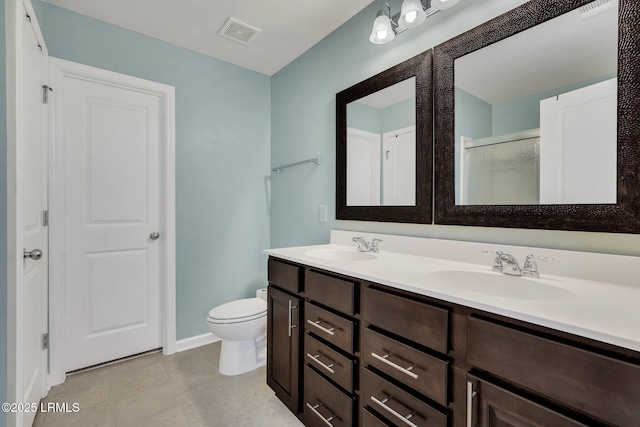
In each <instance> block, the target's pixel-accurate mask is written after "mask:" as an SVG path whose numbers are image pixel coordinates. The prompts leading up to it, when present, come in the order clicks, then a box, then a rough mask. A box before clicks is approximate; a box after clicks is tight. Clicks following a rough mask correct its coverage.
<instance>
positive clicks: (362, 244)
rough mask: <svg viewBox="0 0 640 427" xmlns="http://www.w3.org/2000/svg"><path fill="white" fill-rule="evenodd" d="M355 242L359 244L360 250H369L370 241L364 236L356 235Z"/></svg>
mask: <svg viewBox="0 0 640 427" xmlns="http://www.w3.org/2000/svg"><path fill="white" fill-rule="evenodd" d="M351 240H353V241H354V242H356V244H357V245H358V250H359V251H360V252H367V251H369V243H368V242H367V241H366V240H365V239H364V237H362V236H356V237H354V238H353V239H351Z"/></svg>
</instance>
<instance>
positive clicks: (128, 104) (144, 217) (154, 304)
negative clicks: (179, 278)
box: [53, 60, 167, 372]
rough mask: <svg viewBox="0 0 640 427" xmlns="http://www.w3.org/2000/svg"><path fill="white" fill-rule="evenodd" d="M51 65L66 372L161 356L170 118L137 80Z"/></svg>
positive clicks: (158, 99)
mask: <svg viewBox="0 0 640 427" xmlns="http://www.w3.org/2000/svg"><path fill="white" fill-rule="evenodd" d="M53 63H54V64H56V68H55V76H54V80H53V81H54V85H55V87H54V90H55V91H56V92H55V93H56V113H55V117H56V118H55V123H56V129H55V144H56V145H55V150H56V151H57V156H59V158H58V161H57V162H54V164H58V167H57V169H58V170H57V172H56V176H55V178H54V180H59V185H60V186H61V189H60V192H59V194H61V195H62V200H63V204H62V205H61V207H60V208H61V210H62V212H61V213H60V215H58V216H57V217H59V218H60V220H61V221H63V223H62V224H60V227H59V229H60V230H61V239H62V240H63V243H62V246H63V248H62V254H63V255H62V257H61V261H62V265H61V266H60V267H62V269H61V271H60V272H59V274H60V277H61V280H62V283H63V285H62V290H61V291H62V294H63V306H64V310H63V311H62V313H61V316H62V317H63V322H62V323H63V327H64V330H63V335H64V355H63V357H62V359H63V364H64V367H63V368H64V372H69V371H73V370H76V369H80V368H85V367H87V366H91V365H95V364H100V363H103V362H107V361H111V360H115V359H118V358H121V357H125V356H130V355H133V354H136V353H140V352H144V351H148V350H152V349H157V348H160V347H162V346H163V323H162V322H163V310H162V290H163V274H162V265H161V259H162V257H163V251H164V249H163V248H165V246H164V244H165V243H166V242H165V240H164V239H165V235H164V233H165V231H166V230H165V227H163V224H164V223H165V218H164V217H163V215H164V214H165V212H164V211H163V207H164V203H163V201H162V194H164V190H163V182H162V180H163V172H162V165H163V148H162V147H163V146H164V141H166V140H167V135H166V126H165V119H166V117H165V115H166V111H165V110H166V109H165V108H164V104H163V102H164V101H163V98H162V97H161V96H159V95H158V94H157V93H152V92H150V91H146V90H141V89H140V87H139V84H138V83H139V79H133V78H130V77H127V76H122V75H119V74H116V73H110V72H106V71H104V70H97V69H94V68H91V67H86V66H82V65H79V64H73V63H69V62H67V61H60V60H55V61H54V62H53ZM129 80H131V82H130V83H132V84H131V85H128V83H127V82H129ZM155 233H158V234H157V235H155ZM165 249H166V248H165Z"/></svg>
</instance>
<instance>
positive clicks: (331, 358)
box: [304, 334, 355, 393]
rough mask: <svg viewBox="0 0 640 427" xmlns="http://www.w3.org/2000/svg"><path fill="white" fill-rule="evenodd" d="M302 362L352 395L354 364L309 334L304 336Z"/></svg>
mask: <svg viewBox="0 0 640 427" xmlns="http://www.w3.org/2000/svg"><path fill="white" fill-rule="evenodd" d="M304 353H305V355H304V360H305V362H306V363H308V364H309V365H311V366H313V367H314V368H316V369H317V370H318V371H320V372H322V373H323V374H324V375H325V376H326V377H327V378H329V379H331V380H332V381H334V382H335V383H336V384H338V385H339V386H340V387H342V388H344V389H345V390H347V391H348V392H349V393H353V371H354V365H355V362H354V361H353V360H352V359H349V358H348V357H345V356H343V355H341V354H340V353H338V352H337V351H335V350H333V349H332V348H331V347H329V346H328V345H326V344H324V343H322V342H320V341H318V340H317V339H315V338H313V337H312V336H311V335H309V334H305V335H304Z"/></svg>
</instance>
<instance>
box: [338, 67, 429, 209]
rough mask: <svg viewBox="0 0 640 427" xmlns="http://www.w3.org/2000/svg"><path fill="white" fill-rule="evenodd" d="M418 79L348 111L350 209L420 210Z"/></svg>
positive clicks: (352, 105)
mask: <svg viewBox="0 0 640 427" xmlns="http://www.w3.org/2000/svg"><path fill="white" fill-rule="evenodd" d="M415 125H416V78H415V77H411V78H409V79H407V80H403V81H401V82H399V83H396V84H394V85H392V86H389V87H386V88H384V89H381V90H379V91H377V92H375V93H372V94H370V95H367V96H365V97H363V98H360V99H358V100H356V101H353V102H350V103H349V104H348V105H347V206H415V204H416V126H415Z"/></svg>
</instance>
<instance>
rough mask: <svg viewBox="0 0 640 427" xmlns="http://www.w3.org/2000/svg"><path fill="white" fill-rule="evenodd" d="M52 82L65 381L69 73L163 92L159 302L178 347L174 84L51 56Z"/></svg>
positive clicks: (57, 370) (54, 274)
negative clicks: (64, 113)
mask: <svg viewBox="0 0 640 427" xmlns="http://www.w3.org/2000/svg"><path fill="white" fill-rule="evenodd" d="M49 72H50V75H49V76H50V77H49V79H50V82H51V85H52V87H53V89H54V92H52V95H53V96H52V104H51V111H50V114H51V123H52V126H51V136H50V149H49V152H50V160H49V167H50V169H49V170H50V173H49V200H50V203H49V239H50V242H49V248H50V249H49V252H50V271H49V343H50V345H49V358H50V372H49V381H50V385H57V384H61V383H63V382H64V380H65V372H64V349H65V332H64V185H63V184H64V180H63V167H64V165H63V156H62V147H61V142H60V141H61V140H62V139H63V138H64V135H62V132H63V129H62V124H61V123H60V122H59V117H58V114H57V111H59V110H60V109H61V106H62V98H63V96H64V92H63V90H62V85H63V82H62V80H63V79H64V77H65V76H73V77H76V78H81V79H84V80H87V81H95V82H100V83H101V84H108V85H112V86H115V87H122V88H129V89H134V90H137V91H140V92H143V93H146V94H151V95H155V96H157V97H158V98H160V100H161V101H160V102H161V104H162V112H163V116H164V117H163V122H162V123H163V125H162V126H163V128H162V130H163V132H162V134H163V137H162V141H161V147H160V153H161V156H162V158H161V166H160V171H161V175H162V176H161V183H160V187H161V195H160V199H161V210H162V212H161V218H162V222H161V224H160V229H161V230H162V233H163V238H162V239H160V240H159V242H160V243H161V244H162V250H161V259H160V269H161V271H160V278H161V282H162V283H161V289H160V303H161V310H160V312H161V313H162V328H163V331H162V350H163V353H164V354H173V353H175V351H176V267H175V247H176V237H175V233H176V231H175V88H174V87H173V86H169V85H165V84H162V83H157V82H152V81H149V80H144V79H140V78H137V77H132V76H128V75H125V74H120V73H115V72H112V71H107V70H103V69H100V68H95V67H91V66H88V65H83V64H78V63H75V62H71V61H66V60H63V59H59V58H53V57H49Z"/></svg>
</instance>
